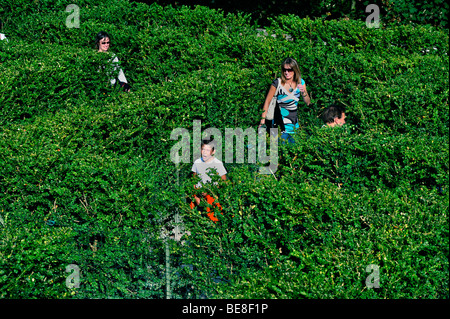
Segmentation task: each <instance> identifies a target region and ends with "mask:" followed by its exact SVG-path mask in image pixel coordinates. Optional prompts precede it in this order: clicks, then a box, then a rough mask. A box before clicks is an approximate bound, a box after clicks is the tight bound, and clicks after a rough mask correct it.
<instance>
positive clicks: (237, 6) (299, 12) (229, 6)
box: [136, 0, 449, 28]
mask: <svg viewBox="0 0 450 319" xmlns="http://www.w3.org/2000/svg"><path fill="white" fill-rule="evenodd" d="M136 2H143V3H152V2H154V1H151V0H136ZM157 2H158V3H162V4H167V3H171V4H174V5H175V4H178V5H182V4H188V5H192V4H197V5H204V6H208V7H210V8H215V9H218V8H220V9H223V10H225V11H226V12H233V13H235V12H239V11H240V12H246V13H248V14H250V16H251V17H252V19H253V20H255V21H258V23H260V24H263V25H266V24H267V23H268V22H269V21H270V19H271V18H274V17H277V16H279V15H282V14H284V15H286V14H294V15H296V16H299V17H300V18H307V17H310V18H311V17H320V18H324V19H342V18H351V19H354V20H361V21H366V19H367V17H368V16H369V15H370V13H371V11H372V10H369V12H366V8H367V6H368V5H370V4H372V5H374V4H375V5H377V6H378V9H379V13H380V19H381V22H382V23H383V24H386V25H396V24H413V25H421V24H430V25H432V26H437V27H444V28H448V13H449V5H448V3H447V2H446V1H445V0H427V1H422V0H370V1H369V0H277V1H273V0H258V1H239V0H160V1H157Z"/></svg>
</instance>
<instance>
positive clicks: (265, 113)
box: [259, 85, 277, 126]
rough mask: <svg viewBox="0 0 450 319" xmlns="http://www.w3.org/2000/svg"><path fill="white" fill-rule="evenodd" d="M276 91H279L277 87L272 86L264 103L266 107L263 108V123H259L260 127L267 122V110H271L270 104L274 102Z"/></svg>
mask: <svg viewBox="0 0 450 319" xmlns="http://www.w3.org/2000/svg"><path fill="white" fill-rule="evenodd" d="M276 90H277V88H276V87H274V86H273V85H270V89H269V92H268V93H267V96H266V100H265V101H264V107H263V112H262V114H261V121H260V123H259V126H261V125H263V124H264V121H265V119H266V115H267V110H268V109H269V104H270V102H271V101H272V98H273V97H274V96H275V93H276Z"/></svg>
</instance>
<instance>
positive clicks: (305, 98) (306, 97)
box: [298, 84, 311, 106]
mask: <svg viewBox="0 0 450 319" xmlns="http://www.w3.org/2000/svg"><path fill="white" fill-rule="evenodd" d="M298 88H299V89H300V94H301V95H302V97H303V101H304V102H305V103H306V105H308V106H309V104H311V98H310V97H309V94H308V91H307V90H306V84H299V85H298Z"/></svg>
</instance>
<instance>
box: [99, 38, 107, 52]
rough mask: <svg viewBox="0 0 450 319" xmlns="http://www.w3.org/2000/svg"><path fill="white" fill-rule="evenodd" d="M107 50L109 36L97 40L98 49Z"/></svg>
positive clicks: (100, 50)
mask: <svg viewBox="0 0 450 319" xmlns="http://www.w3.org/2000/svg"><path fill="white" fill-rule="evenodd" d="M108 50H109V38H103V39H101V40H100V41H99V42H98V51H99V52H106V51H108Z"/></svg>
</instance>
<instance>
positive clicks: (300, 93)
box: [259, 58, 311, 143]
mask: <svg viewBox="0 0 450 319" xmlns="http://www.w3.org/2000/svg"><path fill="white" fill-rule="evenodd" d="M273 98H275V99H276V108H275V111H274V115H273V117H272V116H269V118H266V117H267V115H268V113H271V112H270V111H273V110H269V105H270V104H271V101H272V99H273ZM300 99H303V101H304V102H305V103H306V105H309V104H310V103H311V99H310V97H309V95H308V91H307V90H306V84H305V81H304V80H303V79H302V75H301V72H300V68H299V67H298V63H297V61H295V60H294V59H293V58H287V59H285V60H284V61H283V63H281V77H279V78H277V79H275V80H274V81H273V82H272V85H271V86H270V89H269V92H268V93H267V96H266V100H265V102H264V107H263V113H262V115H261V122H260V124H259V126H261V125H264V124H265V125H266V126H267V128H268V130H269V129H270V128H271V127H280V129H281V138H282V139H283V140H287V141H288V142H289V143H293V142H294V139H293V138H292V135H293V134H294V133H295V129H297V128H298V127H299V124H298V115H297V110H298V103H299V101H300ZM271 117H272V118H271Z"/></svg>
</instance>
